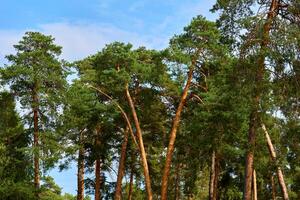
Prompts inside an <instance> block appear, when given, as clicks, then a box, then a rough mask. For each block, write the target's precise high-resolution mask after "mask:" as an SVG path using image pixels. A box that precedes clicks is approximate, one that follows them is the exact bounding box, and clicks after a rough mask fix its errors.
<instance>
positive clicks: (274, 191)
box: [271, 175, 276, 200]
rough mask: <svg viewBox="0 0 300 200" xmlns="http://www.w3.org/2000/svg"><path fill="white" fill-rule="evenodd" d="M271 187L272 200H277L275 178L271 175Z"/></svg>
mask: <svg viewBox="0 0 300 200" xmlns="http://www.w3.org/2000/svg"><path fill="white" fill-rule="evenodd" d="M271 187H272V200H276V188H275V182H274V176H273V175H271Z"/></svg>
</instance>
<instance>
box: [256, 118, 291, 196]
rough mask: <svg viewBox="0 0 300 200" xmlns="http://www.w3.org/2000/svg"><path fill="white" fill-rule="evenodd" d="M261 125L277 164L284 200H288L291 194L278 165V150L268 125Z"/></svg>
mask: <svg viewBox="0 0 300 200" xmlns="http://www.w3.org/2000/svg"><path fill="white" fill-rule="evenodd" d="M261 127H262V129H263V131H264V133H265V136H266V140H267V144H268V149H269V152H270V156H271V159H272V161H273V162H274V163H275V164H276V173H277V177H278V182H279V185H280V188H281V192H282V196H283V199H284V200H288V199H289V195H288V192H287V187H286V185H285V181H284V177H283V173H282V170H281V168H280V167H279V166H278V165H277V160H276V158H277V156H276V151H275V149H274V146H273V143H272V140H271V138H270V135H269V133H268V131H267V129H266V126H265V124H264V123H262V124H261Z"/></svg>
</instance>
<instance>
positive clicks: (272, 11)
mask: <svg viewBox="0 0 300 200" xmlns="http://www.w3.org/2000/svg"><path fill="white" fill-rule="evenodd" d="M277 10H278V0H272V2H271V5H270V8H269V12H268V14H267V18H266V22H265V23H264V26H263V30H262V31H263V34H262V40H261V44H260V52H261V53H262V55H261V56H259V57H258V61H257V65H258V69H257V72H256V80H255V84H256V91H255V95H254V101H253V104H254V105H253V110H252V112H251V114H250V124H249V131H248V134H249V135H248V143H249V145H250V148H249V149H248V151H247V156H246V167H245V188H244V200H251V191H252V189H251V184H252V174H253V158H254V144H255V132H256V127H257V125H258V124H257V119H258V111H259V103H260V98H261V94H262V92H263V91H261V88H260V84H261V82H262V80H263V76H264V70H265V56H264V55H263V52H264V51H265V50H266V48H267V45H268V43H269V34H270V29H271V25H272V22H273V19H274V18H275V17H276V15H277V13H278V12H277Z"/></svg>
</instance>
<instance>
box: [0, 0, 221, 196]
mask: <svg viewBox="0 0 300 200" xmlns="http://www.w3.org/2000/svg"><path fill="white" fill-rule="evenodd" d="M214 2H215V0H139V1H138V0H135V1H133V0H6V1H2V2H1V7H0V66H1V65H2V64H3V63H5V59H4V56H5V55H7V54H9V53H13V48H12V45H13V44H16V43H17V42H18V41H19V40H20V38H21V37H22V35H23V34H24V32H25V31H28V30H33V31H40V32H42V33H45V34H51V35H52V36H53V37H55V38H56V43H57V44H59V45H61V46H62V47H63V55H62V58H64V59H67V60H70V61H72V60H77V59H81V58H83V57H85V56H87V55H90V54H93V53H95V52H97V51H98V50H100V49H101V48H102V47H103V46H104V45H105V44H107V43H109V42H113V41H122V42H131V43H133V44H134V46H136V47H137V46H141V45H143V46H146V47H149V48H156V49H162V48H164V47H166V46H167V44H168V40H169V38H170V37H172V35H174V34H176V33H180V32H181V30H182V29H183V27H184V26H185V25H187V24H188V23H189V22H190V20H191V19H192V17H193V16H196V15H199V14H201V15H203V16H205V17H206V18H208V19H210V20H214V19H215V18H216V16H215V15H213V14H211V13H209V9H210V8H211V7H212V5H213V3H214ZM51 175H52V176H53V177H54V178H55V180H56V182H57V183H58V184H59V185H60V186H61V187H63V191H64V192H69V193H73V194H74V193H75V192H76V166H72V168H71V169H70V170H68V171H64V172H62V173H59V172H57V170H56V169H54V170H52V171H51Z"/></svg>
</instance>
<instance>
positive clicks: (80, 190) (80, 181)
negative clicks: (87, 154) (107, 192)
mask: <svg viewBox="0 0 300 200" xmlns="http://www.w3.org/2000/svg"><path fill="white" fill-rule="evenodd" d="M82 140H83V133H82V132H81V133H80V136H79V143H80V148H79V151H78V164H77V171H78V172H77V200H83V199H84V147H83V144H82V143H83V141H82Z"/></svg>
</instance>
